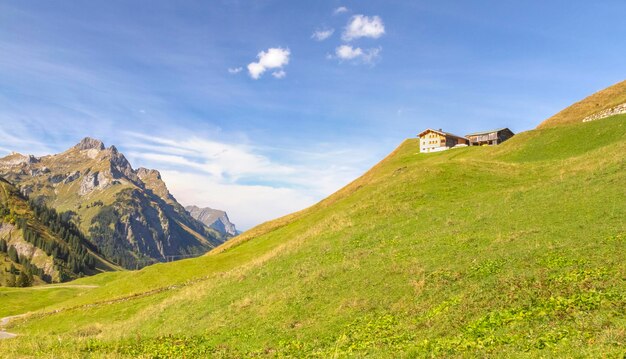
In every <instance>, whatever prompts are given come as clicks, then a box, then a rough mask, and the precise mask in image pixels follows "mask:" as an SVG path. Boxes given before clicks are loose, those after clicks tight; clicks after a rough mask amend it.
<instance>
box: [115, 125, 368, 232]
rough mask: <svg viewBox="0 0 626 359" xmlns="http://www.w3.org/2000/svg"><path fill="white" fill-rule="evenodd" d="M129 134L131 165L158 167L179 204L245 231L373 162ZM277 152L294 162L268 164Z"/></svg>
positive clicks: (350, 154)
mask: <svg viewBox="0 0 626 359" xmlns="http://www.w3.org/2000/svg"><path fill="white" fill-rule="evenodd" d="M127 136H128V137H127V141H126V144H125V147H127V148H128V149H129V151H128V152H127V155H128V157H129V159H131V162H132V163H140V164H141V165H142V166H148V167H154V168H157V169H159V170H160V171H161V173H162V175H163V178H164V180H165V181H166V183H167V185H168V186H169V188H170V189H171V191H172V193H173V194H174V196H176V198H177V199H178V200H180V201H181V202H182V203H183V204H198V205H203V206H211V207H215V208H221V209H225V210H227V211H228V212H229V215H230V216H231V218H232V219H233V221H239V222H240V225H242V226H243V227H244V228H246V227H250V226H252V225H254V224H257V223H260V222H262V221H266V220H269V219H272V218H275V217H278V216H282V215H285V214H288V213H290V212H293V211H296V210H299V209H302V208H304V207H306V206H309V205H311V204H313V203H314V202H315V201H317V200H319V199H321V198H323V197H324V196H327V195H328V194H330V193H332V192H334V191H336V190H337V189H339V188H341V186H343V185H345V184H347V183H348V182H349V181H350V180H352V179H354V178H356V176H358V174H359V172H360V170H361V168H362V164H363V163H362V162H361V161H366V162H367V161H371V154H370V153H368V152H367V151H364V150H363V149H353V148H346V149H337V148H333V149H332V150H330V151H324V150H321V149H318V150H312V151H298V152H297V153H295V152H293V153H291V152H290V151H288V150H287V151H285V150H283V149H273V148H261V147H254V146H251V145H244V144H232V143H226V142H222V141H216V140H208V139H202V138H197V137H193V136H192V137H189V138H188V139H186V140H182V141H180V140H176V139H170V138H165V137H154V136H146V135H143V134H138V133H128V134H127ZM277 151H279V152H281V153H282V154H283V156H284V157H285V158H286V159H288V158H290V157H293V158H297V161H289V160H287V161H286V162H285V161H277V160H272V159H271V157H270V156H269V155H268V154H269V153H272V152H277ZM265 153H268V154H265ZM355 158H356V159H359V160H358V161H356V162H355V160H354V159H355ZM259 208H263V211H258V209H259Z"/></svg>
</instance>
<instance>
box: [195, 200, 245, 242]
mask: <svg viewBox="0 0 626 359" xmlns="http://www.w3.org/2000/svg"><path fill="white" fill-rule="evenodd" d="M185 209H186V210H187V212H189V214H191V216H192V217H193V218H195V219H197V220H199V221H200V222H202V223H203V224H204V225H205V226H207V227H209V228H213V229H215V230H216V231H218V232H220V233H223V234H225V235H230V236H236V235H237V234H238V232H237V228H235V225H234V224H233V223H231V222H230V220H229V219H228V215H227V214H226V212H224V211H221V210H219V209H213V208H208V207H206V208H200V207H198V206H187V207H185Z"/></svg>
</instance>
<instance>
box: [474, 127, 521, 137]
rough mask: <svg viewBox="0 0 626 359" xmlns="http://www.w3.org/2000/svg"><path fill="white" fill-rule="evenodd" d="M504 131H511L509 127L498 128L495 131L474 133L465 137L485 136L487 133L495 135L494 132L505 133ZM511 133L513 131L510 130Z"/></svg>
mask: <svg viewBox="0 0 626 359" xmlns="http://www.w3.org/2000/svg"><path fill="white" fill-rule="evenodd" d="M504 130H509V128H508V127H502V128H496V129H495V130H490V131H480V132H474V133H469V134H467V135H465V136H477V135H484V134H487V133H493V132H500V131H504ZM509 131H511V130H509ZM511 133H513V131H511Z"/></svg>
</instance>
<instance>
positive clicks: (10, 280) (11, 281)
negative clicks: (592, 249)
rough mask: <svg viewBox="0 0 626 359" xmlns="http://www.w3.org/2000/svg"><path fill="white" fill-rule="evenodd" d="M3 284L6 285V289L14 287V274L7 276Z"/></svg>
mask: <svg viewBox="0 0 626 359" xmlns="http://www.w3.org/2000/svg"><path fill="white" fill-rule="evenodd" d="M5 284H6V286H7V287H15V274H13V273H10V274H9V275H8V276H7V279H6V283H5Z"/></svg>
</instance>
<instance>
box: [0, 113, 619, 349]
mask: <svg viewBox="0 0 626 359" xmlns="http://www.w3.org/2000/svg"><path fill="white" fill-rule="evenodd" d="M625 218H626V115H620V116H614V117H611V118H606V119H602V120H597V121H593V122H588V123H580V122H577V123H574V124H567V125H562V126H554V127H542V128H540V129H536V130H532V131H528V132H524V133H520V134H518V135H516V136H515V137H513V138H512V139H511V140H509V141H507V142H505V143H503V144H502V145H499V146H494V147H467V148H460V149H453V150H448V151H444V152H439V153H431V154H420V153H419V143H418V140H417V139H409V140H406V141H404V142H403V143H402V144H401V145H400V146H399V147H398V148H397V149H396V150H395V151H394V152H393V153H392V154H390V155H389V156H388V157H387V158H385V159H384V160H383V161H381V162H380V163H379V164H378V165H376V166H375V167H374V168H372V169H371V170H370V171H368V172H367V173H365V174H364V175H363V176H362V177H361V178H359V179H357V180H356V181H354V182H353V183H351V184H349V185H348V186H346V187H345V188H343V189H341V190H340V191H338V192H337V193H335V194H333V195H332V196H330V197H328V198H327V199H325V200H323V201H322V202H320V203H318V204H317V205H315V206H313V207H311V208H308V209H306V210H303V211H301V212H298V213H295V214H292V215H290V216H287V217H284V218H279V219H277V220H275V221H273V222H268V223H266V224H263V225H261V226H259V227H257V228H254V229H252V230H250V231H248V232H246V233H244V234H242V235H240V236H239V237H236V238H234V239H233V240H231V241H229V242H227V243H226V244H224V245H223V246H222V247H219V248H217V249H216V250H214V251H212V252H210V253H208V254H207V255H205V256H203V257H200V258H195V259H189V260H183V261H179V262H174V263H167V264H158V265H153V266H150V267H146V268H144V269H142V270H139V271H123V272H110V273H104V274H100V275H96V276H94V277H88V278H82V279H79V280H76V281H73V282H72V283H71V284H72V285H82V286H77V287H73V288H67V287H66V288H63V287H59V288H48V289H41V290H36V289H10V290H5V289H2V290H0V304H1V307H0V315H1V316H8V315H15V314H24V313H29V314H28V315H27V316H25V317H23V318H20V319H16V320H13V321H12V322H11V323H10V324H9V326H8V328H7V330H8V331H10V332H12V333H16V334H18V337H17V338H15V339H10V340H2V341H0V356H3V357H7V358H8V357H11V358H14V357H76V358H83V357H106V358H109V357H110V358H124V357H145V358H168V357H187V358H192V357H321V358H328V357H349V356H354V357H364V356H367V357H381V358H388V357H406V358H412V357H441V356H450V357H486V356H490V357H520V356H528V357H609V358H610V357H613V358H622V357H624V355H625V353H626V349H625V346H626V330H625V329H624V328H626V282H625V281H626V264H625V263H626V261H625V260H624V259H625V258H626V220H625Z"/></svg>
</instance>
